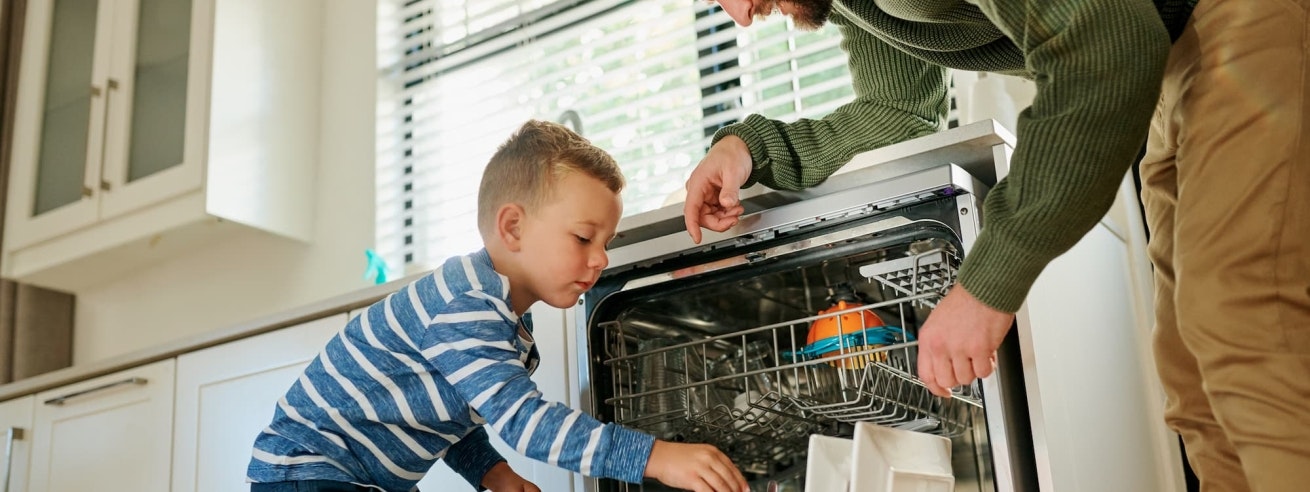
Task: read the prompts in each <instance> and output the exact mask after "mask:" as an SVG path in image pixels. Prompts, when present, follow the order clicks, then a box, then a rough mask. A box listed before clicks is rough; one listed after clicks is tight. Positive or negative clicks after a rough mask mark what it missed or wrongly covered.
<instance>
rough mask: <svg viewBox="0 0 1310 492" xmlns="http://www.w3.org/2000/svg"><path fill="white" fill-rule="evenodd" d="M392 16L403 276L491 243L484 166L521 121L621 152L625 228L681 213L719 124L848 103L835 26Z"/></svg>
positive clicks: (689, 18) (526, 8) (414, 11)
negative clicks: (637, 216)
mask: <svg viewBox="0 0 1310 492" xmlns="http://www.w3.org/2000/svg"><path fill="white" fill-rule="evenodd" d="M384 4H385V5H384V6H383V8H384V11H383V13H382V16H381V22H382V26H381V28H380V29H379V37H380V39H379V46H380V47H381V48H380V49H381V50H382V53H380V60H381V61H382V67H381V68H382V81H381V82H382V83H381V84H380V86H381V87H382V92H383V93H382V95H381V97H380V98H379V117H378V118H379V121H378V132H379V134H378V139H379V145H378V148H379V159H378V175H377V176H378V179H377V186H378V189H377V199H378V203H377V205H378V207H377V229H376V230H377V250H378V252H379V253H380V254H382V256H383V257H384V258H385V259H386V261H387V263H388V264H390V265H392V267H393V270H395V269H396V268H395V267H396V266H397V265H401V264H405V265H409V266H410V269H416V268H428V267H431V266H433V265H435V264H437V263H438V262H440V261H442V260H443V259H444V258H445V257H447V256H449V255H453V254H460V253H465V252H468V251H471V250H474V249H476V248H478V247H479V246H480V245H481V240H480V238H479V237H478V234H477V228H476V209H477V206H476V194H477V187H478V183H479V180H480V177H481V173H482V169H483V167H484V166H485V165H486V162H487V160H488V159H489V158H490V156H491V154H492V153H494V151H495V149H496V147H497V146H498V145H499V144H500V143H501V142H502V141H504V140H505V138H506V137H508V136H509V134H510V133H511V132H512V131H513V130H514V129H515V128H517V127H518V126H519V125H521V124H522V123H523V122H524V121H525V120H527V119H530V118H536V119H544V120H552V121H559V122H561V123H565V124H568V125H570V126H571V127H572V128H574V129H575V130H577V131H579V132H580V133H582V134H583V135H584V136H586V137H587V138H589V139H590V140H591V141H592V142H593V143H595V144H596V145H598V146H600V147H602V148H604V149H606V150H608V151H609V152H610V153H611V154H613V155H614V157H615V158H616V159H617V160H618V162H619V164H620V165H621V166H622V167H623V170H624V174H625V176H626V177H627V179H628V187H627V189H625V191H624V196H623V199H624V213H625V215H631V214H634V213H640V212H644V211H649V210H653V209H655V208H659V207H661V206H663V205H665V204H666V203H670V202H673V201H680V192H681V190H682V188H683V184H684V182H685V179H686V176H687V174H688V173H690V171H691V169H692V167H694V166H695V164H696V163H697V162H699V160H700V158H701V157H703V156H704V153H705V150H706V149H707V147H708V145H709V137H710V136H711V135H712V134H713V132H714V130H715V129H717V128H719V127H720V126H722V125H725V124H729V123H732V122H735V121H738V120H740V119H741V118H743V117H745V116H746V115H747V114H750V113H761V114H764V115H766V116H769V117H771V118H776V119H780V120H783V121H791V120H794V119H796V118H799V117H806V118H818V117H821V116H823V115H824V114H827V113H828V112H830V111H832V110H833V109H835V108H836V107H838V106H840V105H841V104H843V103H845V102H847V101H849V100H850V99H851V95H852V90H851V88H850V81H849V75H848V73H847V70H846V57H845V55H844V53H842V52H841V50H840V49H839V47H838V44H839V42H840V35H839V34H838V32H837V30H836V28H835V27H829V28H825V29H824V30H821V31H818V32H802V31H798V30H796V29H794V28H793V27H792V25H791V22H790V21H789V20H788V19H785V18H781V17H779V18H776V19H770V20H768V21H765V22H757V23H756V24H755V25H753V26H752V27H751V28H749V29H740V28H737V27H736V26H735V25H734V24H733V23H732V20H731V19H729V18H728V16H727V15H726V13H724V12H723V11H722V10H721V9H719V8H718V7H717V6H716V5H714V4H710V3H706V2H700V1H692V0H636V1H634V0H626V1H624V0H591V1H585V0H584V1H580V0H571V1H570V0H553V1H552V0H535V1H533V0H517V1H515V0H499V1H492V0H479V1H466V0H410V1H400V0H392V1H391V2H389V3H388V2H386V1H384Z"/></svg>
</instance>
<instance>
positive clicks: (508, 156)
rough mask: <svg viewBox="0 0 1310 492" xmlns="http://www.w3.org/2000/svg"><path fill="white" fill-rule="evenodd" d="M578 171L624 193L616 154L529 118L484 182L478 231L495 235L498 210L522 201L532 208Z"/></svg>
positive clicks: (489, 167) (486, 173)
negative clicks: (569, 175)
mask: <svg viewBox="0 0 1310 492" xmlns="http://www.w3.org/2000/svg"><path fill="white" fill-rule="evenodd" d="M572 172H578V173H582V174H584V175H586V176H589V177H592V178H595V179H596V180H598V181H600V182H601V183H604V184H605V186H606V187H607V188H609V189H610V191H613V192H614V193H615V194H618V193H619V192H620V191H623V186H624V180H623V171H622V170H620V169H619V165H618V163H616V162H614V157H612V156H610V155H609V153H608V152H605V151H604V150H602V149H601V148H599V147H596V146H595V145H592V144H591V142H590V141H589V140H587V139H586V138H583V137H582V136H581V135H578V134H577V133H574V132H573V130H570V129H568V128H567V127H565V126H564V125H560V124H558V123H551V122H549V121H539V120H529V121H528V122H527V123H524V124H523V126H521V127H519V129H518V130H517V131H515V132H514V134H513V135H510V137H509V140H506V141H505V143H503V144H501V145H500V148H498V149H496V154H495V155H493V156H491V161H490V162H488V163H487V169H486V170H485V171H483V172H482V184H481V185H480V186H478V231H479V232H481V233H482V236H483V237H484V238H485V237H489V235H490V234H491V233H492V232H493V231H494V230H495V222H496V211H497V210H498V209H499V208H500V206H501V205H504V204H506V203H517V204H519V205H522V206H523V208H524V209H525V210H527V211H529V212H531V211H532V210H533V209H534V208H536V207H538V206H541V204H543V203H546V202H547V201H549V200H550V199H552V198H553V195H552V193H553V190H554V186H553V185H554V184H555V182H556V180H558V179H560V178H561V177H563V176H565V175H567V174H568V173H572Z"/></svg>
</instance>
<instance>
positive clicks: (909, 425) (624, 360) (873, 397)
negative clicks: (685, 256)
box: [588, 199, 993, 491]
mask: <svg viewBox="0 0 1310 492" xmlns="http://www.w3.org/2000/svg"><path fill="white" fill-rule="evenodd" d="M957 213H958V212H957V210H956V207H955V200H954V199H939V200H934V201H930V202H928V203H920V204H917V205H913V206H910V207H907V208H906V209H905V210H901V211H897V212H896V213H894V214H879V215H876V216H873V217H865V218H858V219H855V220H852V221H850V222H849V223H846V224H842V225H840V226H836V227H825V228H816V230H814V231H812V232H809V233H806V234H795V235H791V236H788V237H786V238H778V239H776V240H773V241H771V242H769V241H766V242H762V243H759V244H756V245H752V247H751V248H750V249H749V251H747V252H744V253H743V251H740V250H736V251H731V252H728V253H723V254H722V255H720V256H721V258H720V259H719V261H720V263H721V264H726V263H723V262H726V260H723V259H722V257H723V256H724V255H728V254H731V255H735V256H736V257H738V258H740V257H745V258H747V259H750V258H752V255H756V256H755V257H757V258H763V259H760V260H759V261H749V262H747V263H744V264H733V265H731V266H726V267H723V268H715V267H714V265H715V264H716V263H715V261H716V260H715V259H714V258H697V259H695V260H694V261H693V260H685V261H684V263H683V264H680V265H679V264H674V265H661V268H663V269H664V270H663V272H664V274H663V275H661V276H659V278H661V279H662V280H660V281H658V282H651V283H648V284H647V285H642V282H640V281H636V282H634V281H632V279H633V278H634V277H635V276H639V274H638V273H634V274H631V275H627V276H626V277H627V280H625V281H624V282H623V284H624V287H623V288H618V287H611V289H612V292H611V293H610V294H608V295H605V296H604V299H603V300H602V301H601V302H599V303H598V304H597V305H596V308H595V311H594V312H593V315H592V316H590V317H589V322H588V325H589V327H590V328H589V331H590V332H591V335H590V336H589V340H590V341H589V343H590V345H591V346H590V351H591V354H592V356H593V357H592V360H593V362H592V378H593V385H592V388H593V391H594V392H595V395H594V397H595V402H596V403H595V405H596V408H595V410H596V412H597V413H598V414H599V416H600V417H601V418H602V420H606V421H610V422H617V423H620V424H622V425H625V426H628V427H632V428H635V429H639V430H642V431H645V432H647V433H650V434H653V435H654V436H656V437H657V438H659V439H663V440H668V441H675V442H699V443H709V444H713V445H715V446H717V447H718V448H719V449H721V450H723V451H724V452H725V453H726V454H727V455H728V456H729V457H730V458H731V459H732V460H733V461H734V462H735V463H736V464H737V465H738V467H740V469H741V470H742V472H743V473H744V474H745V475H746V476H747V479H748V480H749V481H751V482H752V489H753V490H764V483H766V482H767V481H769V480H776V481H778V482H780V483H781V484H782V489H781V490H797V491H798V490H802V489H803V484H804V480H805V477H804V472H805V468H806V452H807V447H808V442H809V437H810V435H812V434H823V435H829V436H839V437H850V436H851V434H852V432H853V430H854V423H855V422H872V423H876V424H880V425H884V426H888V427H894V428H901V429H909V430H913V431H917V432H925V433H931V434H937V435H941V436H945V437H948V438H950V439H951V456H952V458H951V459H952V467H953V470H954V474H955V476H956V487H955V490H957V491H980V490H993V489H992V485H991V467H990V456H991V451H990V443H989V439H988V433H987V425H986V423H985V415H984V411H983V410H984V408H983V398H982V394H981V390H980V388H979V387H978V386H977V385H976V384H975V385H974V386H972V387H964V388H957V389H956V390H955V392H954V396H953V397H952V398H940V397H936V396H934V395H932V394H930V393H929V392H928V390H927V389H926V388H925V387H924V386H923V385H922V384H921V383H920V382H919V381H918V379H917V378H916V377H915V374H916V372H917V367H916V355H917V348H916V346H915V345H916V344H915V340H916V338H917V335H918V330H919V327H920V326H921V325H922V324H923V322H924V321H925V320H926V319H927V317H928V314H929V313H930V312H931V311H932V309H933V307H934V306H935V304H936V302H938V301H939V300H940V299H941V297H942V296H943V295H944V294H945V293H946V291H947V290H948V289H949V287H950V286H951V285H952V284H953V283H954V281H955V278H956V274H957V271H958V268H959V265H960V259H961V256H962V245H961V238H960V234H959V232H957V230H958V228H957V227H956V226H955V224H954V223H952V222H953V221H955V220H958V217H957V216H956V214H957ZM889 216H893V217H892V218H888V217H889ZM760 251H770V252H773V253H775V254H772V255H765V254H762V253H758V252H760ZM780 251H785V252H786V254H776V253H778V252H780ZM753 252H754V253H753ZM711 256H712V255H711ZM675 263H676V262H675ZM709 270H713V271H712V272H711V273H706V272H707V271H709ZM620 280H622V279H620ZM600 489H602V490H666V489H664V488H663V487H662V486H661V485H659V484H658V483H656V482H654V481H651V480H647V482H646V483H644V484H642V485H641V486H629V485H625V484H620V483H617V482H612V481H610V482H603V483H601V484H600Z"/></svg>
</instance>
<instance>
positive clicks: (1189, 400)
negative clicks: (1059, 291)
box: [1125, 0, 1310, 492]
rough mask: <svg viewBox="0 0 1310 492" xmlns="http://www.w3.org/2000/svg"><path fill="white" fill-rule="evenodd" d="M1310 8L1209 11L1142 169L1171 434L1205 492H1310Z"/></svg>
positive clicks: (1234, 5) (1169, 85)
mask: <svg viewBox="0 0 1310 492" xmlns="http://www.w3.org/2000/svg"><path fill="white" fill-rule="evenodd" d="M1308 9H1310V0H1261V1H1242V0H1201V2H1200V4H1199V5H1198V6H1197V8H1196V10H1195V12H1194V13H1193V14H1192V19H1191V21H1190V22H1189V23H1188V26H1187V29H1186V30H1185V31H1184V33H1183V35H1182V38H1181V39H1179V40H1178V41H1177V42H1176V43H1175V44H1174V47H1173V50H1172V51H1171V52H1170V55H1169V62H1168V66H1167V68H1166V72H1165V78H1164V85H1163V87H1162V93H1161V97H1160V105H1159V108H1158V109H1157V112H1156V115H1155V119H1154V121H1153V122H1152V126H1151V133H1150V137H1149V140H1148V143H1147V154H1146V157H1145V158H1144V159H1143V161H1142V165H1141V177H1142V185H1143V191H1142V200H1143V203H1144V204H1145V209H1146V214H1147V223H1148V225H1149V227H1150V230H1151V241H1150V246H1149V252H1150V256H1151V261H1152V262H1153V263H1154V265H1155V285H1156V291H1155V297H1156V298H1155V308H1156V329H1155V342H1154V349H1155V357H1156V363H1157V366H1158V367H1159V372H1160V378H1161V381H1162V382H1163V383H1164V388H1165V394H1166V396H1167V399H1168V401H1167V403H1166V408H1165V420H1166V421H1167V422H1168V424H1169V426H1170V427H1171V428H1173V429H1174V430H1175V431H1177V432H1178V433H1179V434H1180V435H1181V436H1182V438H1183V441H1184V443H1185V444H1186V448H1187V458H1188V461H1189V462H1190V463H1191V465H1192V467H1193V468H1194V469H1195V470H1196V472H1197V475H1198V476H1199V477H1200V479H1201V490H1202V491H1204V492H1219V491H1223V492H1230V491H1247V490H1250V491H1257V492H1273V491H1307V490H1310V137H1308V134H1310V122H1307V119H1306V114H1307V112H1310V72H1308V70H1310V69H1308V68H1307V65H1308V64H1310V61H1307V52H1308V51H1310V27H1308V26H1310V19H1308V18H1307V10H1308ZM1125 56H1131V55H1130V54H1128V53H1125Z"/></svg>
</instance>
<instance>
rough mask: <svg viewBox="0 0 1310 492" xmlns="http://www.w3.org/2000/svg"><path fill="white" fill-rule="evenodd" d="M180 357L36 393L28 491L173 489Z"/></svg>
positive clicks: (154, 491) (143, 491)
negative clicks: (175, 394) (171, 464)
mask: <svg viewBox="0 0 1310 492" xmlns="http://www.w3.org/2000/svg"><path fill="white" fill-rule="evenodd" d="M174 365H175V364H174V360H173V359H166V360H163V361H160V362H155V363H152V364H147V365H144V366H140V367H136V368H133V369H129V370H126V371H121V372H118V373H114V374H110V375H107V376H102V377H98V378H94V379H90V380H86V381H81V382H78V383H75V384H71V385H68V386H64V387H62V388H58V389H54V390H50V391H45V392H42V393H38V394H37V395H36V406H37V410H36V413H35V419H34V420H35V421H34V425H33V426H32V427H33V430H32V462H31V468H30V470H31V475H30V478H29V487H28V490H29V491H31V492H46V491H67V490H88V491H91V490H132V491H138V492H167V491H168V489H169V483H168V476H169V461H170V458H171V456H170V449H171V444H172V438H171V437H172V430H173V370H174Z"/></svg>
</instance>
